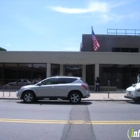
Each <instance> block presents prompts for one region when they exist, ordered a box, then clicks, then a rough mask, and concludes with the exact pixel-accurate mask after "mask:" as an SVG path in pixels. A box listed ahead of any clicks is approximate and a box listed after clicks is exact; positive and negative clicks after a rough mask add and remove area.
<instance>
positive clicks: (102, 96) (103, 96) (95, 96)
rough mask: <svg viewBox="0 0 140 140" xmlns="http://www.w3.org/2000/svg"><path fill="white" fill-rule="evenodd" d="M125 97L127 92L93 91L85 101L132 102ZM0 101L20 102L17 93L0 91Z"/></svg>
mask: <svg viewBox="0 0 140 140" xmlns="http://www.w3.org/2000/svg"><path fill="white" fill-rule="evenodd" d="M124 95H126V93H125V91H110V92H109V94H108V91H104V92H94V91H91V93H90V97H89V98H85V99H83V100H86V101H87V100H93V101H94V100H95V101H98V100H101V101H104V100H105V101H106V100H107V101H108V100H110V101H111V100H112V101H113V100H114V101H115V100H117V101H119V100H120V101H123V100H124V101H126V100H130V99H126V98H124ZM0 99H8V100H19V99H17V97H16V91H14V90H12V91H10V92H9V91H4V92H3V91H2V90H0Z"/></svg>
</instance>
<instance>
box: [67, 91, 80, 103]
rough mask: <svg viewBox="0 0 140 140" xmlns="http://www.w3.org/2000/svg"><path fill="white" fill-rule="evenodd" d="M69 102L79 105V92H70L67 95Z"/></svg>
mask: <svg viewBox="0 0 140 140" xmlns="http://www.w3.org/2000/svg"><path fill="white" fill-rule="evenodd" d="M69 101H70V102H71V103H73V104H77V103H80V101H81V94H80V93H79V92H76V91H75V92H72V93H70V95H69Z"/></svg>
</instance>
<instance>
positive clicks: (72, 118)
mask: <svg viewBox="0 0 140 140" xmlns="http://www.w3.org/2000/svg"><path fill="white" fill-rule="evenodd" d="M139 116H140V103H138V104H135V103H133V102H132V101H127V102H126V101H83V102H82V103H80V104H79V105H72V104H70V103H69V102H64V101H42V102H38V103H34V104H24V103H23V102H21V101H18V100H0V140H118V139H120V140H128V137H127V132H128V130H129V129H130V128H134V130H139V129H140V118H139ZM132 139H133V138H132Z"/></svg>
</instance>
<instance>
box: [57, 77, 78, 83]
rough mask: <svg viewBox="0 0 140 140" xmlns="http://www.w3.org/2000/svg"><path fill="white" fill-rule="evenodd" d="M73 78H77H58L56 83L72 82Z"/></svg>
mask: <svg viewBox="0 0 140 140" xmlns="http://www.w3.org/2000/svg"><path fill="white" fill-rule="evenodd" d="M75 80H77V79H76V78H59V79H58V84H68V83H72V82H74V81H75Z"/></svg>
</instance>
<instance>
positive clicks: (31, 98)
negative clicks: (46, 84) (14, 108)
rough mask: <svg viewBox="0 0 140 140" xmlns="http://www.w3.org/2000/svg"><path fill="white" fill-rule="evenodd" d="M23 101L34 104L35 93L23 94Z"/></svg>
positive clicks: (27, 92)
mask: <svg viewBox="0 0 140 140" xmlns="http://www.w3.org/2000/svg"><path fill="white" fill-rule="evenodd" d="M23 101H24V102H25V103H32V102H34V101H35V95H34V93H33V92H31V91H26V92H25V93H24V94H23Z"/></svg>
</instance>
